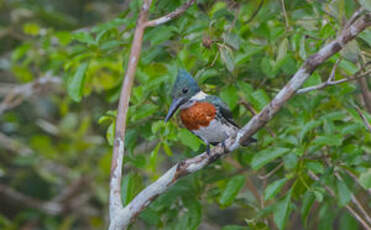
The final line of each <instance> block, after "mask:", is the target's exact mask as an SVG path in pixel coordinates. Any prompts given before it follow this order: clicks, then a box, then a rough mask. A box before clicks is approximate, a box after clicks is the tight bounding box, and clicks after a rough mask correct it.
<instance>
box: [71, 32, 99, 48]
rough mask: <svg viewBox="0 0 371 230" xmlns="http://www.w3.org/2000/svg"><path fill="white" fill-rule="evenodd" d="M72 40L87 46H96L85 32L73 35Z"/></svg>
mask: <svg viewBox="0 0 371 230" xmlns="http://www.w3.org/2000/svg"><path fill="white" fill-rule="evenodd" d="M72 38H73V39H75V40H77V41H79V42H82V43H86V44H88V45H94V44H96V42H95V40H94V38H93V37H92V36H91V35H90V34H89V33H86V32H78V33H75V34H73V35H72Z"/></svg>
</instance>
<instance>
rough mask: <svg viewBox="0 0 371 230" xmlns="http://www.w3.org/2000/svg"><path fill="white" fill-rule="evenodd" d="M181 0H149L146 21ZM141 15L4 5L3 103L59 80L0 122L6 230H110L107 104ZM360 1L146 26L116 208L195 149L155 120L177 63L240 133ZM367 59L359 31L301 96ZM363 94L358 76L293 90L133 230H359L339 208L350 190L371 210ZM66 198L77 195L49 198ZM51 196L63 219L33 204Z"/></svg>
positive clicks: (270, 5) (0, 29)
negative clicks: (220, 103)
mask: <svg viewBox="0 0 371 230" xmlns="http://www.w3.org/2000/svg"><path fill="white" fill-rule="evenodd" d="M184 2H185V1H178V0H177V1H174V0H157V1H154V3H153V4H152V6H151V16H150V17H151V18H156V17H159V16H162V15H164V14H166V13H168V12H171V11H172V10H174V9H175V8H176V7H179V6H180V5H181V4H183V3H184ZM283 4H284V5H283ZM140 6H141V1H137V0H133V1H125V2H123V1H113V0H112V1H104V3H103V1H102V2H99V1H85V0H79V1H57V0H53V1H51V0H49V1H48V0H33V1H26V0H0V12H1V13H0V18H1V21H0V42H1V44H2V45H1V46H0V55H1V60H0V72H1V83H0V95H1V96H2V97H3V98H4V97H5V96H6V95H7V93H8V92H9V85H11V86H14V84H24V83H28V82H32V81H34V80H35V79H37V78H39V77H45V76H49V77H50V76H53V77H56V78H60V79H62V81H63V84H62V85H61V86H59V87H57V88H55V87H53V88H52V89H48V90H45V91H46V92H42V96H40V95H27V96H26V98H24V99H25V102H24V103H23V104H21V105H19V106H18V107H16V108H12V109H9V110H6V111H4V113H3V114H1V117H0V122H1V123H0V132H1V133H2V134H1V135H0V139H1V142H0V143H1V145H0V149H1V152H0V185H1V186H0V203H1V205H0V228H1V229H27V228H30V229H102V228H104V227H106V225H107V223H106V220H107V218H106V217H107V211H108V209H107V206H108V203H107V202H108V194H109V192H108V191H109V183H108V181H109V174H110V163H111V155H112V147H111V146H112V142H113V135H114V124H115V118H116V106H117V102H118V97H119V93H120V89H121V84H122V78H123V76H124V72H125V67H126V66H127V62H128V55H129V51H130V47H131V42H132V38H133V30H134V29H135V26H136V20H137V17H138V14H139V10H140ZM361 6H363V7H365V8H366V9H369V10H370V5H368V2H367V1H359V2H357V1H353V0H332V1H303V0H289V1H284V0H281V1H279V0H266V1H263V0H261V1H215V2H214V1H209V0H198V1H197V4H194V5H193V6H191V7H190V8H189V9H188V10H187V11H186V12H185V13H184V14H183V15H181V16H180V17H179V18H177V19H175V20H173V21H171V22H169V23H166V24H164V25H161V26H158V27H153V28H148V29H147V30H146V31H145V34H144V44H143V50H142V56H141V58H140V63H139V65H138V69H137V72H136V78H135V85H134V88H133V91H132V96H131V101H130V108H129V115H128V121H127V126H128V128H127V133H126V140H125V145H126V153H125V159H124V176H123V182H122V198H123V203H124V204H127V203H128V202H130V200H131V199H133V197H134V196H135V195H136V194H137V193H138V192H139V191H141V190H142V189H143V188H144V187H145V186H147V185H148V184H150V183H151V182H153V181H154V180H156V179H157V178H158V177H159V176H160V175H162V173H163V172H165V171H166V170H167V169H168V168H170V167H171V166H172V165H174V164H175V163H176V162H178V161H180V160H182V159H185V158H187V157H191V156H195V155H197V154H199V153H201V152H202V151H204V150H205V146H204V144H203V143H202V142H201V141H200V140H199V139H198V138H197V137H195V136H193V135H192V134H191V133H190V132H189V131H187V130H186V129H184V128H183V127H182V126H181V125H180V122H179V120H178V119H172V122H170V123H166V124H165V123H164V121H163V119H164V117H165V115H166V112H167V109H168V107H169V105H170V103H171V98H170V95H169V94H170V93H169V92H170V89H171V87H172V83H173V81H174V79H175V75H176V72H177V69H178V68H180V67H183V68H185V69H187V70H188V71H189V72H190V73H192V74H193V76H195V78H196V80H197V81H198V83H199V84H200V86H201V88H202V89H203V90H204V91H205V92H207V93H210V94H214V95H218V96H220V97H221V98H222V99H223V100H224V101H225V102H226V103H227V104H228V106H229V107H230V109H231V110H232V112H233V115H234V118H235V120H236V121H237V123H239V124H240V125H243V124H245V123H246V122H247V121H248V120H249V119H250V118H251V117H252V111H256V112H259V111H260V110H261V109H262V108H263V107H264V106H265V105H266V104H267V103H269V101H270V100H271V99H272V98H273V97H274V96H275V95H276V93H277V92H278V91H279V90H280V89H281V88H282V87H283V86H284V85H285V83H286V82H288V81H289V79H290V77H291V76H292V75H293V74H294V73H295V72H296V70H297V69H298V67H299V66H300V65H301V64H302V63H303V61H304V60H305V59H306V58H308V57H309V56H310V55H311V54H313V53H314V52H316V51H318V50H319V49H320V47H322V46H323V45H325V44H326V43H327V42H328V41H331V40H332V39H334V38H335V36H336V35H337V33H338V32H339V31H341V30H342V28H343V27H344V25H345V23H346V21H347V19H349V18H350V16H351V15H352V14H353V13H354V12H355V11H356V10H357V9H358V8H359V7H361ZM370 58H371V30H370V29H368V30H366V31H364V32H363V33H361V35H360V36H359V37H358V38H357V39H355V40H353V41H352V42H351V43H350V44H349V45H347V46H346V47H345V48H344V50H343V51H342V52H340V53H338V54H336V55H335V56H334V57H332V58H331V59H330V60H329V61H327V62H326V63H324V64H323V65H321V66H320V68H319V69H318V70H317V71H315V72H314V73H313V75H312V76H311V77H310V79H309V80H308V81H307V82H305V87H308V86H312V85H318V84H320V83H321V82H325V81H327V79H328V77H329V76H330V74H331V71H332V69H333V66H334V64H335V62H337V61H338V60H339V63H338V67H337V69H336V72H335V75H334V77H335V79H336V80H338V79H342V78H346V77H349V76H353V75H354V74H356V73H357V72H358V71H360V70H361V66H365V68H369V65H366V63H368V62H369V61H370ZM3 76H4V77H3ZM364 100H365V99H364V98H362V97H361V90H360V87H359V82H357V81H349V82H346V83H343V84H338V85H334V86H328V87H325V88H323V89H320V90H315V91H311V92H309V93H305V94H300V95H296V96H295V97H294V98H292V99H291V100H290V101H289V103H288V104H287V105H285V106H284V108H283V109H282V110H281V111H280V112H279V114H277V116H275V118H274V119H273V120H272V121H270V122H269V123H268V125H267V126H266V127H265V128H263V129H261V130H260V131H259V132H258V133H257V134H256V135H255V137H256V138H257V139H258V142H257V143H256V144H254V145H251V146H249V147H248V148H242V149H240V150H238V151H236V152H233V153H231V154H230V155H229V156H228V157H227V158H225V159H222V160H218V161H217V162H216V163H214V164H212V165H210V166H209V167H208V168H207V169H205V170H202V171H200V172H198V173H195V174H192V175H189V176H187V177H185V178H183V179H181V180H180V181H179V182H177V183H176V184H175V185H174V186H172V187H171V188H170V189H169V191H168V192H166V193H165V194H163V195H161V196H159V197H158V198H157V199H156V200H155V201H154V202H153V203H152V204H151V205H150V206H149V207H148V208H146V209H145V210H144V211H143V212H142V213H141V214H140V215H139V217H138V218H137V219H136V221H135V223H133V224H132V226H131V229H223V230H237V229H344V230H345V229H361V225H360V224H359V223H358V222H357V220H356V219H354V218H353V217H352V215H351V214H350V213H349V212H348V209H346V208H345V206H347V205H350V206H352V205H353V204H352V202H351V200H352V196H354V197H356V199H358V200H359V201H360V203H361V204H362V206H363V207H364V209H365V210H366V213H367V212H368V213H370V206H369V205H370V196H369V193H368V191H369V189H370V188H371V169H370V166H371V155H370V153H371V134H370V132H369V131H368V130H367V127H366V126H365V124H364V121H363V120H362V119H361V117H360V116H359V114H358V112H357V109H356V108H357V107H360V108H361V112H362V113H363V114H364V116H365V117H366V119H368V121H371V114H370V113H368V112H367V109H366V107H364V103H365V101H364ZM369 112H371V111H369ZM272 171H273V172H272ZM270 172H272V173H270ZM313 175H314V177H313ZM317 177H318V178H319V180H316V179H315V178H317ZM76 183H77V185H78V186H76ZM74 185H75V186H74ZM5 187H6V188H11V189H13V190H12V193H13V194H15V193H14V192H15V191H18V192H19V193H20V194H21V195H22V196H25V197H26V198H27V199H32V201H34V203H36V204H33V203H32V202H31V203H29V202H27V201H24V200H20V199H17V197H13V196H11V195H9V194H8V193H6V192H5V190H6V189H5ZM68 189H75V190H76V191H74V192H73V193H72V194H70V196H68V197H64V199H62V201H60V200H58V196H61V195H62V193H63V191H64V192H65V191H67V190H68ZM328 190H331V191H333V194H331V192H329V191H328ZM47 201H53V202H59V203H61V204H62V207H63V210H62V211H60V212H56V213H53V212H52V211H50V210H49V209H45V208H43V205H46V204H47V203H46V202H47ZM4 204H5V205H4ZM370 225H371V223H370Z"/></svg>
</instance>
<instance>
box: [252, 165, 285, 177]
mask: <svg viewBox="0 0 371 230" xmlns="http://www.w3.org/2000/svg"><path fill="white" fill-rule="evenodd" d="M282 166H283V161H282V162H281V163H279V164H278V165H277V166H276V167H275V168H274V169H272V171H270V172H269V173H267V174H265V175H263V176H261V175H258V178H259V179H261V180H266V179H268V178H269V177H270V176H272V175H273V174H274V173H275V172H277V171H278V170H279V169H280V168H281V167H282Z"/></svg>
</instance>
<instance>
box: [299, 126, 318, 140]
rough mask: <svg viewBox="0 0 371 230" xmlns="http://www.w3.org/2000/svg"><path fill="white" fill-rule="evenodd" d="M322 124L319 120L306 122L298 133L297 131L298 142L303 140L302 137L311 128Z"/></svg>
mask: <svg viewBox="0 0 371 230" xmlns="http://www.w3.org/2000/svg"><path fill="white" fill-rule="evenodd" d="M321 124H322V122H320V121H310V122H307V123H306V124H305V125H304V127H303V128H302V129H301V131H300V133H299V141H300V143H302V142H303V140H304V137H305V135H306V134H307V133H308V132H310V131H311V130H313V129H314V128H316V127H318V126H320V125H321Z"/></svg>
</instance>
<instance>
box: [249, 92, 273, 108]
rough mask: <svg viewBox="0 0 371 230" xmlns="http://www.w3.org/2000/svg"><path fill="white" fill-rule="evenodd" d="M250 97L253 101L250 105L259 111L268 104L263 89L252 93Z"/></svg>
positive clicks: (268, 99) (267, 98)
mask: <svg viewBox="0 0 371 230" xmlns="http://www.w3.org/2000/svg"><path fill="white" fill-rule="evenodd" d="M251 96H252V97H253V99H254V100H253V101H252V102H251V103H253V105H254V107H258V108H259V110H261V109H263V108H264V106H265V105H267V104H268V103H269V102H270V98H269V96H268V94H267V93H266V92H265V91H264V90H263V89H258V90H256V91H254V92H253V93H252V95H251Z"/></svg>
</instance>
